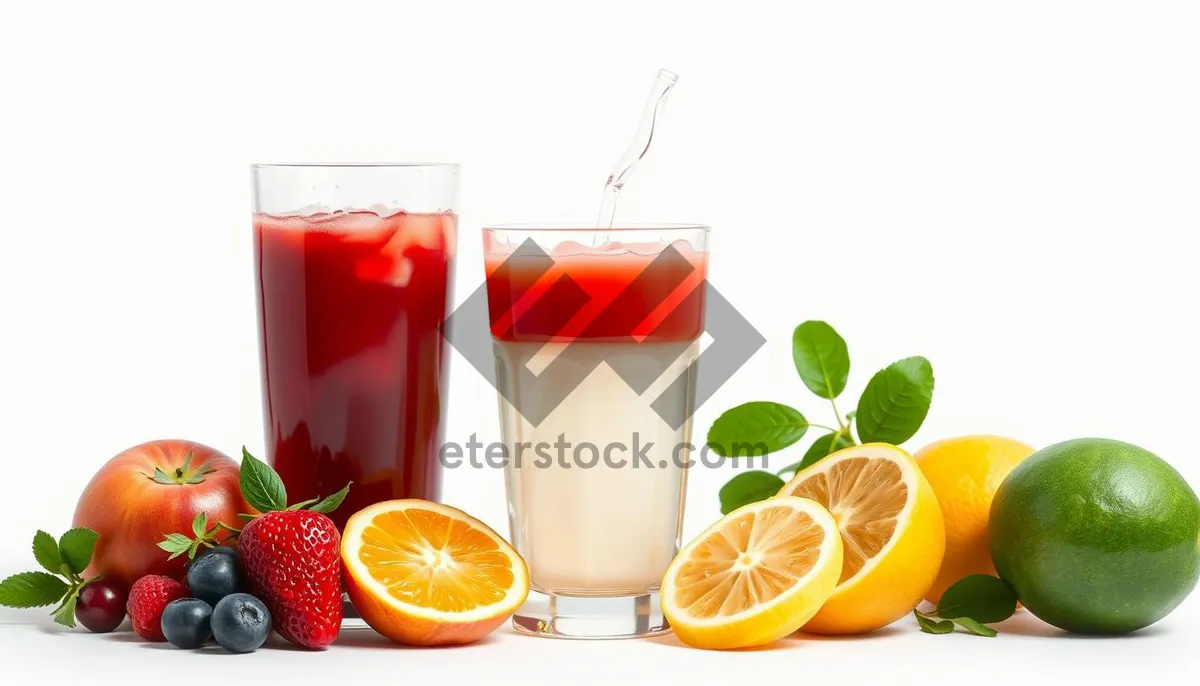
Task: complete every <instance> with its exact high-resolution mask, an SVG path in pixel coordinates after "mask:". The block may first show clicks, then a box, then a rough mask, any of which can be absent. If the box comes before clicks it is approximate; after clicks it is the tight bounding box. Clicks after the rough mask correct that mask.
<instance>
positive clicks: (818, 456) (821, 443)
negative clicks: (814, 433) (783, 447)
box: [775, 432, 854, 476]
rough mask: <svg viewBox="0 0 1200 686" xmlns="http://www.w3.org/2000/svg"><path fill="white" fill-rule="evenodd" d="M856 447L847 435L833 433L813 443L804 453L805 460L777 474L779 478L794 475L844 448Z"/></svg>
mask: <svg viewBox="0 0 1200 686" xmlns="http://www.w3.org/2000/svg"><path fill="white" fill-rule="evenodd" d="M835 438H836V439H837V444H836V445H834V439H835ZM852 445H854V442H853V441H851V440H850V439H849V438H847V437H846V435H845V434H839V433H836V432H835V433H831V434H825V435H824V436H821V437H820V438H818V439H817V440H815V441H813V444H812V445H810V446H808V450H807V451H805V453H804V458H803V459H801V460H800V461H799V462H794V463H792V464H790V465H788V466H786V467H784V468H783V469H781V470H779V471H778V472H775V473H776V474H778V475H779V476H783V475H784V474H792V473H795V472H798V471H800V470H801V469H804V468H805V467H808V466H810V465H813V464H816V463H817V462H819V461H820V460H822V459H823V458H825V457H826V456H827V455H830V454H832V453H835V452H837V451H839V450H841V449H843V448H849V447H850V446H852Z"/></svg>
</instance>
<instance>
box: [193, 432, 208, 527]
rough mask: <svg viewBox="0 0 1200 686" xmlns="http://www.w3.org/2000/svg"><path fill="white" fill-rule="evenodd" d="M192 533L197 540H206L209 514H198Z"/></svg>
mask: <svg viewBox="0 0 1200 686" xmlns="http://www.w3.org/2000/svg"><path fill="white" fill-rule="evenodd" d="M190 455H191V453H189V456H190ZM192 533H194V534H196V538H204V536H205V534H207V533H208V513H206V512H198V513H196V518H195V519H193V520H192Z"/></svg>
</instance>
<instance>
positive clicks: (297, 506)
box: [287, 498, 320, 512]
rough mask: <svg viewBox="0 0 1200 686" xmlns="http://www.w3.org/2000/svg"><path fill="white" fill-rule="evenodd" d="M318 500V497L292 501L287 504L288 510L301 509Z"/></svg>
mask: <svg viewBox="0 0 1200 686" xmlns="http://www.w3.org/2000/svg"><path fill="white" fill-rule="evenodd" d="M318 500H320V498H313V499H311V500H301V501H300V502H298V503H292V504H291V505H288V506H287V509H288V512H293V511H295V510H303V509H304V508H306V507H308V506H309V505H312V504H313V503H315V502H317V501H318Z"/></svg>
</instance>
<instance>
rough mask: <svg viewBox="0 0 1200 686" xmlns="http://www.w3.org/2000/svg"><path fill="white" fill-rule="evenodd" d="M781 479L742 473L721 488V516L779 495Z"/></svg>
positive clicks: (771, 475) (762, 473) (759, 474)
mask: <svg viewBox="0 0 1200 686" xmlns="http://www.w3.org/2000/svg"><path fill="white" fill-rule="evenodd" d="M781 488H783V479H780V478H779V477H777V476H775V475H774V474H771V473H770V472H759V471H754V472H742V473H741V474H738V475H737V476H735V477H733V478H732V479H730V480H729V483H727V484H725V485H724V486H722V487H721V492H720V494H719V495H720V498H721V514H723V515H727V514H729V513H730V512H733V511H734V510H736V509H738V508H739V507H741V506H743V505H749V504H750V503H757V502H758V501H760V500H766V499H767V498H770V497H771V496H773V495H775V494H776V493H779V489H781Z"/></svg>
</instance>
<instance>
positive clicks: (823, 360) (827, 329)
mask: <svg viewBox="0 0 1200 686" xmlns="http://www.w3.org/2000/svg"><path fill="white" fill-rule="evenodd" d="M792 361H794V362H795V363H796V371H797V372H799V373H800V380H801V381H803V382H804V385H805V386H808V390H810V391H812V392H813V393H816V394H817V395H818V396H820V397H822V398H827V399H829V400H832V399H834V398H836V397H838V396H839V395H841V393H842V391H844V390H846V378H847V377H849V376H850V353H849V351H848V350H847V349H846V341H845V340H843V339H842V337H841V336H839V335H838V333H837V332H836V331H834V330H833V327H832V326H830V325H828V324H826V323H825V322H820V321H807V322H804V323H803V324H801V325H800V326H797V327H796V330H795V331H793V332H792Z"/></svg>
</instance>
